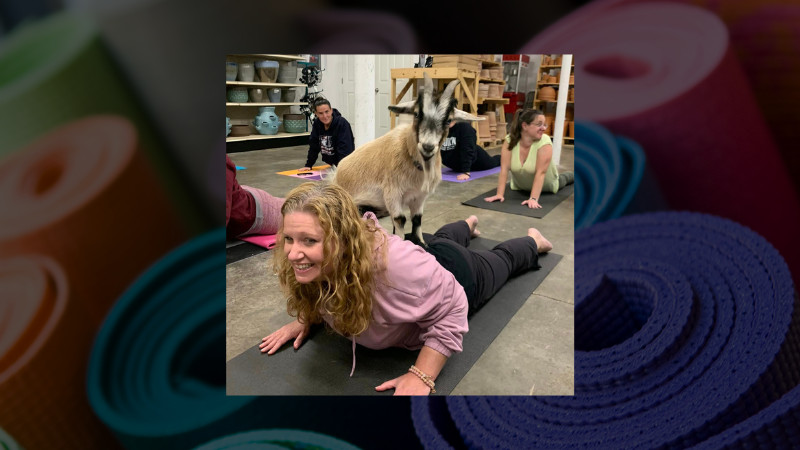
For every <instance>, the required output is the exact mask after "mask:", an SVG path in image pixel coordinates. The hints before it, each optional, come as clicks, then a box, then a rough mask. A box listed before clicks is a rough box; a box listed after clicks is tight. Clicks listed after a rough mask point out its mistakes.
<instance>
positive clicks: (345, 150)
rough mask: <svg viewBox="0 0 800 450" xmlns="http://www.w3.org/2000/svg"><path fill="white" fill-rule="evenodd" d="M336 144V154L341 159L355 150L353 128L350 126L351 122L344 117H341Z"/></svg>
mask: <svg viewBox="0 0 800 450" xmlns="http://www.w3.org/2000/svg"><path fill="white" fill-rule="evenodd" d="M334 145H335V146H336V155H337V156H338V158H339V160H340V161H341V160H342V158H344V157H345V156H347V155H349V154H350V153H353V150H355V139H354V138H353V129H352V128H351V127H350V122H348V121H347V119H345V118H344V117H340V118H339V128H338V133H336V143H335V144H334Z"/></svg>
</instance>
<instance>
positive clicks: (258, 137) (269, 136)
mask: <svg viewBox="0 0 800 450" xmlns="http://www.w3.org/2000/svg"><path fill="white" fill-rule="evenodd" d="M310 134H311V132H310V131H306V132H304V133H287V132H285V131H281V132H279V133H278V134H251V135H249V136H228V139H227V142H241V141H258V140H261V139H280V138H287V137H297V136H309V135H310Z"/></svg>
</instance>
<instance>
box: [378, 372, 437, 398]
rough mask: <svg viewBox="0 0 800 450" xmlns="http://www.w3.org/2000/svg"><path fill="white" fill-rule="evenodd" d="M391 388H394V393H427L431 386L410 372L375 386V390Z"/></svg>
mask: <svg viewBox="0 0 800 450" xmlns="http://www.w3.org/2000/svg"><path fill="white" fill-rule="evenodd" d="M392 388H394V395H429V394H430V393H431V388H429V387H428V385H427V384H425V383H423V382H422V380H420V379H419V377H417V376H416V375H414V374H413V373H410V372H409V373H406V374H404V375H401V376H399V377H397V378H395V379H394V380H389V381H386V382H384V383H383V384H381V385H380V386H377V387H376V388H375V390H376V391H385V390H387V389H392Z"/></svg>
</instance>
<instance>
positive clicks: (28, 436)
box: [0, 256, 119, 449]
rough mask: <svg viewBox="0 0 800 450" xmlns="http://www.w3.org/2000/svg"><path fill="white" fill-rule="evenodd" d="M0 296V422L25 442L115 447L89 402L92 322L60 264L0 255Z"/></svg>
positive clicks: (35, 445) (24, 445)
mask: <svg viewBox="0 0 800 450" xmlns="http://www.w3.org/2000/svg"><path fill="white" fill-rule="evenodd" d="M0 298H2V301H1V302H0V423H2V424H3V428H4V429H5V430H6V431H7V432H8V433H9V434H10V435H11V436H13V438H14V440H15V441H16V442H17V443H18V444H19V445H20V446H21V447H22V448H26V449H34V448H54V447H61V446H66V447H73V448H118V447H119V444H118V443H117V442H116V440H115V439H114V437H113V436H112V435H111V433H110V431H108V429H107V428H106V427H105V426H104V425H103V424H102V423H101V422H100V421H99V420H98V419H97V418H96V417H95V415H94V413H93V412H92V410H91V408H90V407H89V402H88V400H87V395H86V388H85V386H86V363H87V361H88V359H89V351H90V350H91V343H92V339H93V338H94V330H93V329H92V328H91V327H87V326H86V325H85V313H84V311H83V308H82V307H81V305H80V304H79V303H77V302H76V300H77V299H76V298H75V297H74V292H73V290H72V287H71V285H70V283H69V281H68V280H67V276H66V274H65V272H64V269H63V268H62V266H60V265H59V264H58V263H56V262H55V261H54V260H53V259H51V258H46V257H42V256H21V257H14V258H10V259H2V260H0ZM0 444H2V443H0ZM0 448H5V447H4V446H3V445H0Z"/></svg>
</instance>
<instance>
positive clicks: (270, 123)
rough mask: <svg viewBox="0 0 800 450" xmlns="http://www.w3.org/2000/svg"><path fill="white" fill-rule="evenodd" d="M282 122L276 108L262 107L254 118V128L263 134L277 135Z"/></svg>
mask: <svg viewBox="0 0 800 450" xmlns="http://www.w3.org/2000/svg"><path fill="white" fill-rule="evenodd" d="M280 124H281V120H280V119H279V118H278V115H277V114H275V107H274V106H261V107H259V108H258V115H257V116H255V117H254V118H253V126H254V127H255V129H256V130H257V131H258V132H259V133H261V134H277V133H278V126H279V125H280Z"/></svg>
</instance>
